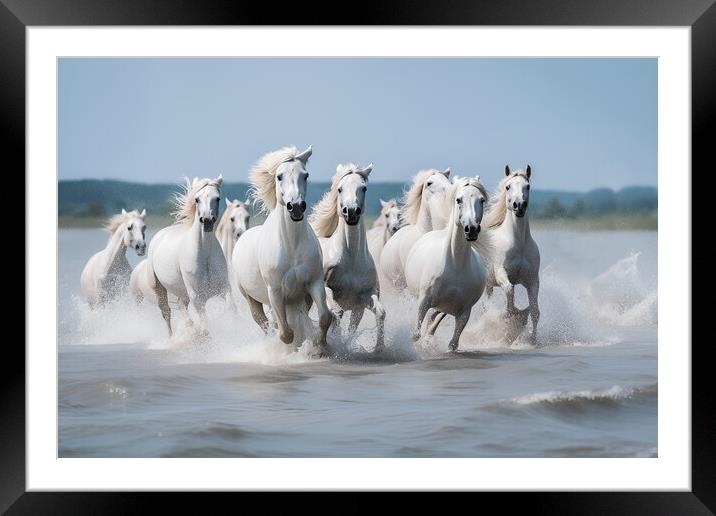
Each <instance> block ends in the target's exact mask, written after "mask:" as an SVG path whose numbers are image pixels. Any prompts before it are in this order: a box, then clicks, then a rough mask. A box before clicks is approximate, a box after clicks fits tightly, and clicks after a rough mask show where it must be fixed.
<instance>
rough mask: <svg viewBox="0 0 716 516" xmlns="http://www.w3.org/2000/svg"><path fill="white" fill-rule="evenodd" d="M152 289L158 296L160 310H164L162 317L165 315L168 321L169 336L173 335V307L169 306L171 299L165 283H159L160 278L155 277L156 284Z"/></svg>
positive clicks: (165, 320)
mask: <svg viewBox="0 0 716 516" xmlns="http://www.w3.org/2000/svg"><path fill="white" fill-rule="evenodd" d="M152 289H153V290H154V294H155V295H156V296H157V304H158V305H159V310H161V312H162V317H164V322H166V323H167V329H168V330H169V336H170V337H171V336H172V309H171V308H170V307H169V299H168V297H167V289H165V288H164V285H162V284H161V283H159V279H157V278H156V277H155V278H154V285H153V286H152Z"/></svg>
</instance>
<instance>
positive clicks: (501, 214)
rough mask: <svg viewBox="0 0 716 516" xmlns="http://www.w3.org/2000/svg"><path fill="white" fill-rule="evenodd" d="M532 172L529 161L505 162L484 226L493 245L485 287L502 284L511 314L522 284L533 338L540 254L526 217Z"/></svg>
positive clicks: (535, 327) (490, 291) (535, 322)
mask: <svg viewBox="0 0 716 516" xmlns="http://www.w3.org/2000/svg"><path fill="white" fill-rule="evenodd" d="M531 174H532V169H531V167H530V166H529V165H528V166H527V169H526V170H525V171H521V170H517V171H515V172H511V171H510V167H509V166H505V177H503V178H502V181H500V184H499V186H498V193H497V195H496V196H495V198H494V199H493V203H491V204H490V207H489V209H488V211H487V213H486V215H485V228H486V229H487V230H489V233H490V237H491V246H492V249H491V258H490V260H489V263H488V265H489V266H488V271H487V272H488V274H487V286H486V290H485V291H486V292H487V295H488V296H490V295H492V290H493V288H494V287H496V286H499V287H501V288H502V290H504V291H505V295H506V296H507V313H508V315H514V314H515V313H517V309H516V308H515V285H517V284H521V285H524V287H525V288H526V289H527V298H528V299H529V311H530V318H531V319H532V334H531V338H532V340H533V342H536V340H537V323H538V321H539V304H538V302H537V296H538V293H539V263H540V255H539V248H538V247H537V244H536V243H535V241H534V240H533V239H532V235H531V234H530V222H529V219H528V217H527V206H528V204H529V198H530V176H531Z"/></svg>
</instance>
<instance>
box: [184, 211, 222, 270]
mask: <svg viewBox="0 0 716 516" xmlns="http://www.w3.org/2000/svg"><path fill="white" fill-rule="evenodd" d="M201 226H202V225H201V223H200V222H199V218H198V217H196V218H195V219H194V223H193V224H192V225H191V229H190V234H191V239H192V241H193V242H195V243H196V250H197V259H198V260H199V261H201V260H208V259H209V257H210V256H211V251H212V249H214V247H213V243H214V242H218V240H217V238H216V233H215V232H214V231H211V232H208V231H204V228H202V227H201Z"/></svg>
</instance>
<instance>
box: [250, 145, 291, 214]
mask: <svg viewBox="0 0 716 516" xmlns="http://www.w3.org/2000/svg"><path fill="white" fill-rule="evenodd" d="M297 155H298V149H297V148H296V147H295V146H293V145H290V146H288V147H283V148H281V149H278V150H275V151H272V152H269V153H267V154H264V155H263V156H262V157H261V158H260V159H259V160H258V161H257V162H256V163H255V164H254V166H253V167H251V170H250V171H249V180H250V181H251V188H250V190H249V198H250V199H251V200H252V201H254V200H258V201H259V203H260V204H261V211H262V212H263V213H269V212H270V211H271V210H273V209H274V208H275V207H276V202H277V199H276V186H275V184H274V178H275V177H276V170H277V169H278V167H279V166H280V165H281V163H285V162H286V161H292V160H294V159H295V158H296V156H297Z"/></svg>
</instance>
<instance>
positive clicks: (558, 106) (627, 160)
mask: <svg viewBox="0 0 716 516" xmlns="http://www.w3.org/2000/svg"><path fill="white" fill-rule="evenodd" d="M287 144H295V145H297V146H298V147H301V148H303V147H305V146H307V145H308V144H313V148H314V153H313V156H312V158H311V160H310V161H309V171H310V172H311V178H312V179H317V180H328V179H329V178H330V177H331V175H332V174H333V172H334V171H335V167H336V164H338V163H339V162H344V161H353V162H357V163H360V164H367V163H368V162H371V161H372V162H373V163H374V164H375V168H374V171H373V174H372V176H371V179H372V180H373V181H407V180H408V179H409V178H410V177H411V176H412V175H413V174H414V173H415V172H416V171H417V170H419V169H422V168H432V167H434V168H445V167H451V168H452V170H453V172H454V173H456V174H460V175H467V174H470V175H474V174H480V175H481V176H482V178H483V180H485V181H486V182H487V184H488V185H489V186H494V185H495V183H496V182H497V180H499V178H500V174H502V171H503V169H504V166H505V164H506V163H509V164H510V165H511V166H512V167H513V168H519V167H524V166H526V165H527V163H530V164H531V165H532V171H533V183H534V187H535V188H540V189H548V188H549V189H553V188H554V189H565V190H582V191H583V190H588V189H591V188H596V187H610V188H615V189H616V188H621V187H624V186H630V185H656V181H657V61H656V59H445V58H439V59H392V58H391V59H323V58H312V59H303V58H301V59H265V58H261V59H258V58H254V59H61V60H60V63H59V146H60V147H59V167H60V170H59V172H60V179H80V178H112V179H124V180H128V181H143V182H175V181H178V180H179V179H180V178H181V177H182V176H184V175H189V176H195V175H198V176H214V175H217V174H219V173H220V172H221V173H223V174H224V177H225V179H226V180H228V181H245V180H246V177H247V170H248V168H249V167H250V165H251V164H252V163H253V162H254V161H255V160H256V159H257V158H259V157H260V156H261V155H262V154H263V153H265V152H267V151H270V150H273V149H275V148H278V147H280V146H283V145H287Z"/></svg>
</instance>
